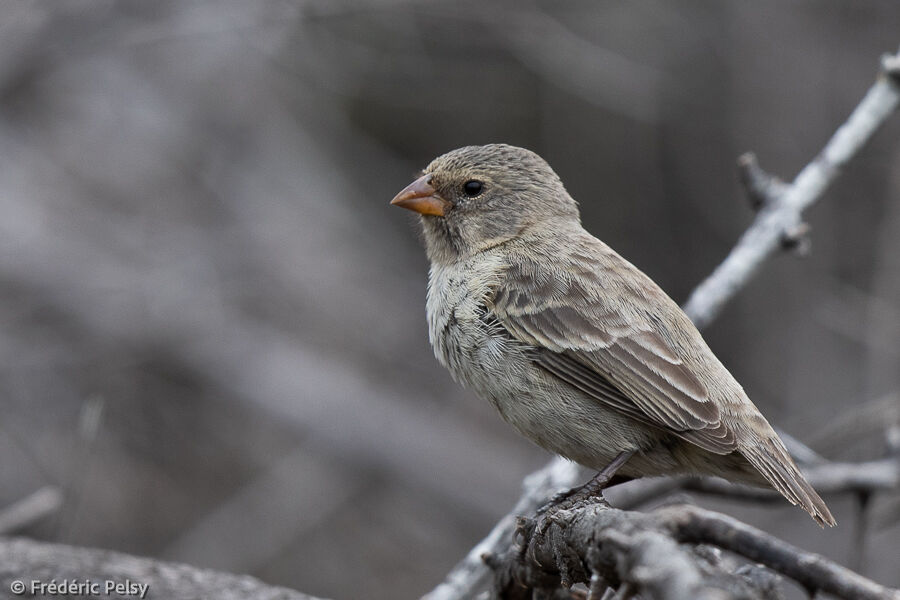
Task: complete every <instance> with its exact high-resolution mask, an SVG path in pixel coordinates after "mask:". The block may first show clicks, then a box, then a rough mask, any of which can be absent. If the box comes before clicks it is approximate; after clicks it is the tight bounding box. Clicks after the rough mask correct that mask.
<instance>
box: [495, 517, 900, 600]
mask: <svg viewBox="0 0 900 600" xmlns="http://www.w3.org/2000/svg"><path fill="white" fill-rule="evenodd" d="M528 521H529V522H528V523H527V524H526V525H525V527H524V529H526V531H524V537H525V540H526V543H527V544H528V547H527V549H525V550H526V551H525V552H521V551H520V550H521V549H517V550H516V549H514V550H511V551H509V552H507V553H506V555H505V556H504V557H503V558H502V559H492V560H490V562H491V565H492V568H494V569H495V570H496V572H497V578H496V587H495V593H496V594H497V596H498V597H502V598H519V597H530V596H528V595H527V594H528V593H530V592H531V590H532V589H548V588H552V587H553V586H554V585H555V586H556V587H558V586H560V585H563V586H567V585H571V584H572V583H579V582H583V583H588V582H590V581H591V580H592V579H593V580H596V579H597V578H600V579H602V580H603V581H605V582H606V583H607V584H609V585H620V584H628V585H630V586H632V588H633V589H634V591H635V592H636V593H638V594H640V595H641V597H642V598H645V599H647V600H683V599H685V598H691V599H694V598H699V599H702V598H721V597H722V592H723V591H724V592H727V594H728V595H727V596H726V597H734V598H770V597H771V598H775V597H778V595H777V591H776V588H777V580H773V578H772V576H771V574H766V573H765V572H763V573H760V572H754V571H753V569H754V568H753V567H748V566H747V565H742V564H740V563H738V562H735V561H732V560H728V559H726V558H725V557H723V556H722V555H721V554H719V553H717V552H715V551H710V549H709V548H708V546H710V545H711V546H715V547H716V548H719V549H721V550H726V551H728V552H731V553H733V554H736V555H738V556H739V557H742V558H744V559H749V560H750V561H753V562H756V563H760V564H762V565H764V566H766V567H768V568H769V569H771V570H772V571H775V572H777V573H779V574H781V575H784V576H787V577H789V578H791V579H793V580H795V581H797V582H798V583H799V584H801V585H802V586H803V587H805V588H806V589H807V590H809V592H810V593H811V594H815V593H816V592H819V591H822V592H826V593H829V594H833V595H835V596H837V597H839V598H847V599H848V600H849V599H853V600H900V590H894V589H891V588H887V587H884V586H882V585H879V584H877V583H875V582H873V581H871V580H869V579H866V578H865V577H862V576H861V575H858V574H857V573H854V572H852V571H850V570H849V569H846V568H845V567H842V566H840V565H838V564H836V563H834V562H833V561H830V560H828V559H826V558H824V557H822V556H820V555H818V554H813V553H811V552H806V551H804V550H801V549H799V548H795V547H794V546H791V545H790V544H788V543H787V542H785V541H783V540H780V539H778V538H776V537H774V536H771V535H769V534H767V533H765V532H763V531H760V530H758V529H756V528H754V527H751V526H749V525H746V524H744V523H741V522H740V521H738V520H736V519H733V518H731V517H727V516H725V515H722V514H719V513H716V512H712V511H708V510H705V509H701V508H698V507H696V506H691V505H678V506H667V507H663V508H659V509H657V510H655V511H653V512H650V513H639V512H629V511H622V510H618V509H614V508H609V506H608V505H605V506H604V505H602V504H593V505H590V506H586V507H582V508H578V509H575V510H571V511H560V512H559V513H557V515H556V518H555V519H554V521H553V523H552V524H551V525H550V527H549V528H548V530H547V533H546V535H545V536H543V537H541V536H532V535H531V531H530V530H529V529H530V528H531V527H533V525H534V522H533V521H531V520H528ZM522 555H524V556H527V557H530V558H528V559H526V560H523V559H522Z"/></svg>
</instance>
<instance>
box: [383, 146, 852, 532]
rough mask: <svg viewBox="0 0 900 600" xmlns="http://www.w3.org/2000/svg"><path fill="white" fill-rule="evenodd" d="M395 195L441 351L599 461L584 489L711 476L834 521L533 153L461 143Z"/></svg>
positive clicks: (742, 401) (542, 432) (675, 312)
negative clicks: (416, 245)
mask: <svg viewBox="0 0 900 600" xmlns="http://www.w3.org/2000/svg"><path fill="white" fill-rule="evenodd" d="M391 204H392V205H395V206H398V207H401V208H405V209H409V210H411V211H414V212H416V213H418V214H419V216H420V221H421V226H422V232H423V237H424V246H425V252H426V255H427V258H428V260H429V262H430V269H429V274H428V287H427V294H426V314H427V321H428V332H429V339H430V342H431V345H432V347H433V349H434V353H435V356H436V357H437V359H438V361H439V362H440V363H441V364H442V365H443V366H444V367H446V368H447V369H448V370H449V371H450V373H451V375H452V376H453V378H454V379H455V380H456V381H457V382H458V383H460V384H462V385H463V386H464V387H467V388H470V389H472V390H473V391H474V392H475V393H476V395H478V396H480V397H481V398H483V399H485V400H486V401H488V402H489V403H490V404H492V405H493V407H494V408H495V409H496V410H497V412H498V413H499V414H500V416H501V417H502V418H503V419H504V420H505V421H507V422H508V423H509V424H510V425H512V427H513V428H515V429H516V430H517V431H518V432H519V433H521V434H522V435H524V436H525V437H526V438H528V439H530V440H531V441H532V442H534V443H536V444H537V445H538V446H540V447H542V448H544V449H546V450H548V451H550V452H552V453H555V454H558V455H560V456H563V457H565V458H567V459H570V460H572V461H575V462H576V463H579V464H581V465H583V466H585V467H588V468H591V469H594V470H597V471H598V473H597V475H596V476H594V478H592V479H591V480H590V481H589V482H588V483H587V484H585V485H584V486H582V487H581V488H579V490H576V491H577V492H579V493H580V494H581V495H582V496H592V495H597V494H600V493H602V489H603V488H604V487H607V486H608V485H609V484H610V482H612V481H613V480H614V478H618V479H625V480H627V479H634V478H639V477H649V476H659V475H671V474H688V475H712V476H718V477H722V478H724V479H726V480H729V481H732V482H736V483H743V484H749V485H754V486H761V487H771V488H773V489H775V490H777V491H778V492H780V493H781V495H782V496H784V498H786V499H787V500H788V501H789V502H790V503H791V504H794V505H797V506H799V507H801V508H802V509H804V510H805V511H806V512H808V513H809V515H810V516H811V517H812V518H813V519H814V520H815V521H816V522H817V523H818V524H819V525H820V526H823V527H824V526H825V525H829V526H833V525H834V524H835V520H834V517H833V516H832V514H831V511H829V509H828V507H827V506H826V504H825V502H824V501H823V500H822V498H821V497H820V496H819V495H818V494H817V493H816V491H815V490H814V489H813V487H812V486H811V485H810V484H809V483H808V482H807V480H806V479H805V478H804V476H803V474H802V473H801V472H800V470H799V469H798V468H797V466H796V464H795V463H794V461H793V460H792V459H791V456H790V454H789V453H788V451H787V449H786V448H785V445H784V443H783V442H782V441H781V439H780V438H779V436H778V434H777V433H776V432H775V430H774V429H773V428H772V427H771V425H769V423H768V421H767V420H766V419H765V417H763V415H762V413H761V412H760V411H759V409H758V408H757V407H756V406H755V405H754V404H753V402H752V401H751V400H750V398H749V397H748V395H747V394H746V392H745V391H744V389H743V388H742V387H741V385H740V384H739V383H738V382H737V380H736V379H735V378H734V376H732V375H731V373H730V372H729V371H728V369H727V368H726V367H725V366H724V365H723V364H722V362H721V361H720V360H719V359H718V358H717V357H716V356H715V354H714V353H713V351H712V350H711V349H710V348H709V346H708V345H707V344H706V342H705V341H704V339H703V337H702V336H701V335H700V332H699V331H698V330H697V328H696V327H695V326H694V324H693V322H692V321H691V320H690V318H689V317H688V316H687V315H686V314H685V313H684V312H683V311H682V310H681V308H680V307H679V306H678V304H676V303H675V302H674V301H673V300H672V299H671V298H670V297H669V296H668V295H667V294H666V293H665V292H664V291H663V290H662V289H661V288H660V287H659V286H658V285H657V284H656V283H655V282H654V281H653V280H652V279H651V278H650V277H649V276H647V275H646V274H644V273H643V272H642V271H641V270H639V269H638V268H637V267H635V266H634V265H633V264H631V263H630V262H628V261H627V260H626V259H625V258H623V257H622V256H620V255H619V254H618V253H617V252H615V251H614V250H613V249H612V248H610V247H609V246H608V245H606V244H605V243H604V242H602V241H601V240H599V239H598V238H596V237H594V236H593V235H591V234H590V233H588V232H587V231H586V230H585V229H584V228H583V227H582V224H581V217H580V212H579V208H578V204H577V202H576V201H575V200H574V199H573V198H572V196H571V195H570V194H569V193H568V192H567V191H566V188H565V186H564V185H563V183H562V181H561V180H560V178H559V176H558V175H557V174H556V173H555V172H554V170H553V169H552V168H551V167H550V165H549V164H548V163H547V162H546V161H545V160H544V159H543V158H541V157H540V156H539V155H538V154H536V153H534V152H532V151H530V150H527V149H524V148H519V147H516V146H511V145H507V144H487V145H481V146H466V147H462V148H458V149H456V150H452V151H450V152H447V153H446V154H443V155H441V156H439V157H437V158H435V159H434V160H433V161H432V162H431V163H430V164H429V165H428V166H427V167H426V168H425V169H424V170H423V171H422V172H421V174H420V176H419V177H418V178H416V179H415V181H413V182H412V183H411V184H409V185H408V186H407V187H406V188H404V189H403V190H402V191H401V192H400V193H399V194H397V195H396V196H395V197H394V198H393V200H391ZM576 495H577V494H576Z"/></svg>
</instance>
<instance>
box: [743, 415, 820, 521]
mask: <svg viewBox="0 0 900 600" xmlns="http://www.w3.org/2000/svg"><path fill="white" fill-rule="evenodd" d="M748 446H749V447H742V448H741V454H743V455H744V456H745V457H746V458H747V460H748V461H750V464H752V465H753V466H754V467H755V468H756V469H757V470H758V471H759V472H760V473H761V474H762V475H763V477H765V478H766V480H767V481H768V482H769V484H770V485H771V486H772V487H773V488H775V489H776V490H778V491H779V492H780V493H781V495H782V496H784V497H785V498H787V500H788V501H789V502H790V503H791V504H794V505H795V506H799V507H801V508H802V509H803V510H805V511H806V512H808V513H809V514H810V516H811V517H812V518H813V519H815V520H816V523H818V524H819V525H820V526H822V527H824V526H825V525H829V526H834V524H835V520H834V517H833V516H832V515H831V511H830V510H828V507H827V506H826V505H825V501H824V500H822V498H820V497H819V494H817V493H816V490H814V489H813V487H812V486H811V485H809V482H808V481H806V478H805V477H803V474H802V473H801V472H800V470H799V469H798V468H797V465H795V464H794V461H793V459H791V457H790V455H789V454H788V451H787V448H785V447H784V444H783V443H782V441H781V440H780V439H779V438H778V436H777V435H775V434H774V432H773V435H772V436H770V437H768V438H767V439H761V440H759V441H758V443H756V444H752V445H748Z"/></svg>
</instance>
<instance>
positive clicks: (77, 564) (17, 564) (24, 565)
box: [0, 539, 316, 600]
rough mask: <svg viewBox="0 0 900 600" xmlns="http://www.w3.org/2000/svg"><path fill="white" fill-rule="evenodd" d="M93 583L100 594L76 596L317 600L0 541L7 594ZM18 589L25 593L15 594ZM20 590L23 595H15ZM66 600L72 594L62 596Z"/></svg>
mask: <svg viewBox="0 0 900 600" xmlns="http://www.w3.org/2000/svg"><path fill="white" fill-rule="evenodd" d="M54 580H55V581H56V582H57V583H58V582H63V581H71V582H93V583H95V584H97V585H99V586H100V588H99V592H100V593H98V594H93V593H90V594H82V593H77V594H72V595H75V596H78V597H81V596H85V597H89V596H95V595H107V596H110V597H113V596H115V597H124V596H125V595H128V596H134V597H139V596H140V594H139V592H138V593H136V592H137V588H131V590H132V592H131V593H129V594H121V595H119V594H111V593H106V594H104V593H103V591H104V586H105V584H106V582H107V581H109V582H112V583H119V584H132V585H141V586H143V585H146V586H148V587H147V588H146V591H145V595H144V596H140V597H149V598H171V599H172V600H187V599H189V598H190V599H197V600H203V599H207V598H208V599H213V598H214V599H216V600H316V599H315V598H313V597H312V596H307V595H306V594H301V593H300V592H295V591H293V590H289V589H287V588H282V587H275V586H270V585H266V584H264V583H262V582H261V581H259V580H257V579H254V578H253V577H249V576H246V575H232V574H229V573H220V572H218V571H211V570H208V569H198V568H196V567H191V566H188V565H182V564H176V563H167V562H162V561H158V560H153V559H149V558H139V557H136V556H129V555H127V554H120V553H118V552H110V551H108V550H94V549H89V548H77V547H73V546H64V545H62V544H46V543H42V542H35V541H32V540H26V539H0V582H2V585H3V590H4V597H6V596H5V593H6V590H10V589H11V590H12V591H13V592H16V593H18V594H19V595H24V596H28V597H31V596H32V595H35V596H43V595H47V593H46V592H44V593H41V592H36V593H33V592H32V589H31V587H30V586H32V583H33V582H38V583H40V582H44V583H50V582H51V581H54ZM14 584H21V585H22V586H23V587H16V588H14V587H13V585H14ZM17 589H18V590H21V592H17ZM50 595H53V594H52V593H51V594H50ZM63 595H68V594H63Z"/></svg>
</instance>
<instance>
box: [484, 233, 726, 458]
mask: <svg viewBox="0 0 900 600" xmlns="http://www.w3.org/2000/svg"><path fill="white" fill-rule="evenodd" d="M590 240H591V241H590V243H588V245H587V248H585V244H584V243H582V244H581V245H580V246H579V250H577V251H570V252H568V253H565V254H564V255H562V256H560V255H557V256H554V257H552V259H551V260H552V264H553V266H554V268H553V269H549V268H548V267H546V266H544V265H546V264H547V263H546V262H543V261H532V260H529V259H527V258H524V257H522V258H520V259H517V260H516V261H515V262H511V263H510V265H509V267H508V268H507V270H506V272H505V276H504V277H503V278H502V280H501V281H500V282H499V285H498V287H497V288H496V290H495V292H494V295H493V297H492V298H491V299H490V303H491V308H492V310H493V312H494V314H495V316H496V317H497V319H498V321H499V322H500V323H501V324H502V325H503V326H504V327H505V328H506V330H507V331H508V332H509V333H510V334H511V335H512V336H513V337H515V338H517V339H519V340H520V341H522V342H525V343H527V344H529V345H532V346H535V347H536V351H535V353H534V360H535V362H536V363H537V364H539V365H540V366H541V367H542V368H544V369H545V370H547V371H549V372H550V373H552V374H553V375H555V376H556V377H558V378H560V379H562V380H563V381H565V382H567V383H569V384H570V385H572V386H574V387H576V388H578V389H579V390H581V391H582V392H584V393H586V394H588V395H589V396H591V397H593V398H595V399H596V400H598V401H600V402H603V403H605V404H607V405H608V406H610V407H611V408H613V409H616V410H618V411H620V412H622V413H625V414H627V415H629V416H630V417H632V418H634V419H636V420H638V421H641V422H644V423H646V424H649V425H653V426H657V427H660V428H663V429H666V430H669V431H673V432H675V433H676V434H677V435H679V436H680V437H682V438H684V439H686V440H688V441H690V442H692V443H694V444H696V445H698V446H700V447H702V448H704V449H706V450H709V451H710V452H715V453H717V454H727V453H729V452H731V451H733V450H735V449H736V448H737V442H736V438H735V434H734V431H732V430H731V428H729V427H728V426H727V424H726V423H724V422H723V420H722V419H721V412H720V407H719V406H717V405H716V403H715V402H714V401H713V400H711V399H710V398H709V395H708V391H707V389H706V387H705V386H704V384H703V383H702V382H701V381H700V379H698V378H697V376H695V375H694V373H693V372H692V369H691V368H690V366H689V364H688V363H689V362H690V361H689V360H687V358H688V352H690V350H689V349H688V348H685V347H684V344H683V343H678V342H677V341H676V339H677V338H676V335H675V333H674V332H673V330H672V326H673V324H672V323H670V322H668V321H667V320H666V318H665V317H663V316H661V315H659V314H657V313H653V312H651V311H652V309H651V308H650V307H651V306H659V303H660V302H662V303H664V304H665V303H668V304H670V305H671V307H672V308H674V309H675V312H674V313H672V314H675V315H677V318H683V319H684V321H685V323H686V324H687V325H689V326H690V327H693V325H691V324H690V321H688V319H687V317H686V316H684V315H683V313H681V312H680V309H678V307H677V305H675V304H674V302H672V300H671V299H670V298H669V297H668V296H666V295H665V293H664V292H663V291H662V290H661V289H659V287H658V286H656V284H654V283H653V282H652V281H651V280H650V279H649V278H647V277H646V276H645V275H643V273H641V272H640V271H638V270H637V269H636V268H635V267H633V266H632V265H631V264H630V263H628V262H627V261H625V260H624V259H623V258H621V257H620V256H619V255H618V254H615V252H613V251H612V250H610V249H609V248H608V247H607V246H605V245H604V244H603V243H602V242H600V241H599V240H596V238H590ZM557 267H558V268H557ZM623 269H627V270H629V271H630V272H631V273H632V274H633V275H635V277H634V278H632V279H630V280H626V279H623V278H622V276H621V275H622V270H623ZM648 294H651V295H653V296H655V297H654V298H651V299H650V300H651V302H649V303H648V302H647V298H646V296H647V295H648ZM670 312H671V311H670ZM672 314H670V315H669V316H670V317H671V316H672ZM698 337H699V336H698Z"/></svg>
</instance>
